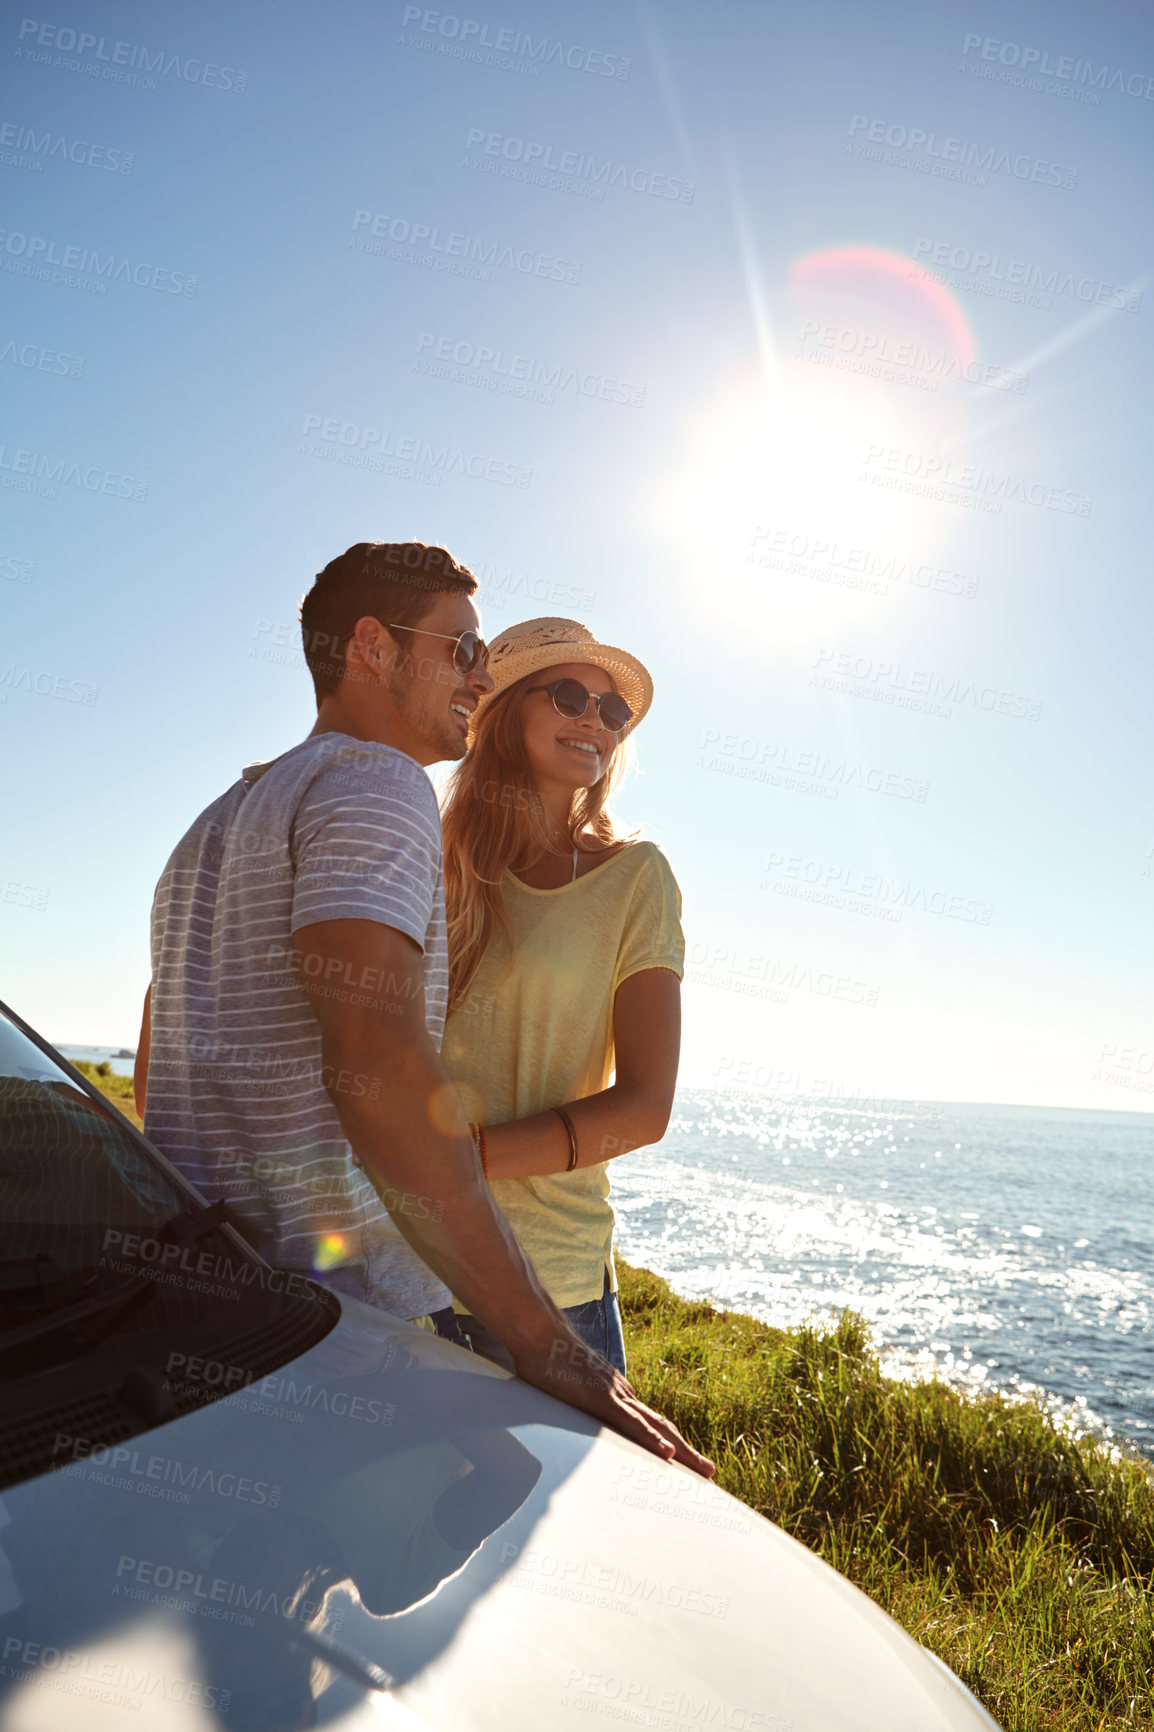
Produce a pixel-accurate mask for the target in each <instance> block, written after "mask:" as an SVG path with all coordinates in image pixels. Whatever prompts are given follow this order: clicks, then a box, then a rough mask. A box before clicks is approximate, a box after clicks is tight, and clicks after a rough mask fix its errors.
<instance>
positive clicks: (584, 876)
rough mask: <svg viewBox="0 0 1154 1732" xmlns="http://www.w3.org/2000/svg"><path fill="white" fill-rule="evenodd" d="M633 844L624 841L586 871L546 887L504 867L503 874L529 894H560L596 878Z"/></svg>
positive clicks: (519, 888) (626, 852)
mask: <svg viewBox="0 0 1154 1732" xmlns="http://www.w3.org/2000/svg"><path fill="white" fill-rule="evenodd" d="M638 840H641V838H640V837H639V838H638ZM635 846H636V843H635V842H625V843H624V844H623V845H622V846H621V847H620V848H616V849H614V851H613V853H612V854H606V855H605V857H604V858H603V859H601V860H598V861H597V863H596V864H595V865H593V866H591V867H590V868H589V870H588V871H587V872H582V873H580V874H579V875H578V876H577V877H576V878H573V879H569V880H567V881H566V882H565V883H564V884H554V885H551V886H550V887H549V888H548V889H541V888H539V887H538V886H537V885H536V884H526V883H525V882H524V880H523V879H520V878H518V876H517V874H516V873H515V872H510V871H509V870H508V869H506V872H505V876H506V877H507V878H511V879H512V880H513V883H514V884H515V885H516V886H517V888H518V890H524V891H526V892H527V893H528V894H529V895H530V896H560V895H561V893H562V891H564V890H576V889H577V886H578V885H579V884H585V883H587V882H588V880H589V879H590V878H596V876H597V875H598V873H599V872H602V871H604V869H605V867H606V866H611V865H612V864H613V862H614V860H620V859H621V858H622V857H623V856H624V855H626V854H628V853H629V850H630V849H631V848H633V847H635Z"/></svg>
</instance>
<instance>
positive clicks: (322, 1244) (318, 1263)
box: [313, 1233, 348, 1273]
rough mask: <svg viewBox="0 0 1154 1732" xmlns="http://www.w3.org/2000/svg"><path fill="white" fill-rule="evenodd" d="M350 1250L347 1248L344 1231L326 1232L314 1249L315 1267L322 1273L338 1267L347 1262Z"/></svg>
mask: <svg viewBox="0 0 1154 1732" xmlns="http://www.w3.org/2000/svg"><path fill="white" fill-rule="evenodd" d="M347 1260H348V1251H347V1250H346V1248H345V1236H344V1234H343V1233H326V1234H325V1235H324V1237H323V1238H321V1239H318V1240H317V1243H316V1248H315V1250H314V1251H313V1268H314V1269H317V1270H320V1271H321V1272H322V1273H325V1272H327V1271H328V1270H329V1269H336V1268H337V1267H338V1266H339V1265H340V1264H341V1263H344V1262H347Z"/></svg>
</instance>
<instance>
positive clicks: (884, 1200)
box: [611, 1090, 1154, 1458]
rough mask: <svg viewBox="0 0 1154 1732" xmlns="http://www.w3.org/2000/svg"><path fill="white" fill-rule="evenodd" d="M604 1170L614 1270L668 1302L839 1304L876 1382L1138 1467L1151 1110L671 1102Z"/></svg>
mask: <svg viewBox="0 0 1154 1732" xmlns="http://www.w3.org/2000/svg"><path fill="white" fill-rule="evenodd" d="M611 1172H612V1179H613V1202H614V1206H615V1208H616V1211H617V1217H618V1229H617V1245H618V1248H619V1250H620V1252H621V1255H622V1256H623V1257H624V1258H626V1259H627V1260H628V1261H629V1262H632V1263H640V1264H644V1265H645V1266H646V1267H647V1268H650V1269H653V1270H654V1271H655V1272H656V1273H657V1274H660V1275H662V1276H664V1277H665V1278H666V1279H667V1280H668V1281H669V1282H670V1283H671V1284H672V1286H673V1287H674V1289H675V1290H676V1291H677V1292H678V1293H680V1294H682V1295H683V1296H684V1297H687V1298H700V1299H707V1300H709V1301H711V1302H712V1303H713V1304H715V1305H718V1306H722V1307H724V1308H727V1309H729V1310H733V1311H745V1312H750V1313H752V1314H753V1315H754V1316H757V1317H761V1318H763V1319H764V1320H765V1321H766V1322H768V1323H773V1324H777V1325H779V1326H781V1327H792V1326H794V1325H796V1324H798V1323H801V1322H802V1321H804V1320H805V1319H807V1318H812V1319H821V1320H828V1319H830V1318H833V1317H836V1315H837V1314H838V1312H840V1311H841V1310H843V1309H845V1308H849V1309H851V1310H853V1311H856V1312H858V1313H859V1314H860V1315H861V1316H862V1317H864V1318H865V1319H866V1321H867V1323H868V1324H869V1326H870V1329H871V1330H872V1332H873V1337H874V1341H875V1344H876V1345H877V1346H878V1347H879V1349H880V1350H881V1354H882V1359H883V1364H884V1365H885V1367H886V1369H887V1370H888V1371H890V1372H891V1373H893V1374H894V1375H897V1376H902V1377H909V1378H921V1377H929V1376H931V1375H934V1374H936V1375H937V1376H939V1377H942V1378H945V1379H947V1380H948V1381H950V1382H951V1383H955V1384H959V1385H962V1386H964V1387H966V1388H968V1389H985V1390H993V1389H996V1390H1001V1391H1005V1392H1007V1393H1010V1394H1015V1393H1018V1394H1022V1393H1031V1394H1034V1395H1035V1396H1037V1397H1038V1398H1040V1399H1041V1400H1042V1401H1043V1402H1044V1404H1045V1405H1046V1406H1047V1407H1048V1408H1049V1409H1050V1410H1051V1411H1052V1412H1053V1413H1054V1415H1055V1417H1056V1418H1058V1419H1059V1420H1060V1421H1061V1422H1062V1423H1064V1424H1066V1425H1068V1426H1069V1427H1070V1428H1071V1429H1072V1430H1074V1431H1075V1432H1078V1433H1084V1432H1092V1433H1095V1434H1096V1435H1098V1436H1099V1437H1102V1438H1105V1439H1108V1440H1113V1441H1119V1442H1126V1443H1128V1444H1130V1445H1132V1446H1134V1447H1136V1448H1137V1449H1138V1450H1139V1451H1140V1452H1141V1453H1142V1454H1143V1455H1146V1456H1147V1457H1150V1458H1154V1334H1152V1324H1154V1115H1151V1114H1146V1113H1124V1112H1109V1113H1107V1112H1090V1111H1066V1110H1062V1109H1060V1108H1046V1107H1007V1106H971V1105H950V1104H946V1103H942V1104H935V1103H929V1102H904V1103H902V1102H874V1103H871V1102H868V1101H863V1102H860V1103H856V1104H849V1103H842V1104H838V1103H830V1102H818V1101H814V1100H807V1101H792V1102H790V1101H783V1100H780V1099H778V1100H771V1099H757V1098H750V1097H749V1095H748V1093H747V1095H746V1097H745V1098H740V1097H734V1096H731V1095H726V1094H718V1093H711V1092H706V1091H696V1090H683V1091H680V1092H679V1094H678V1097H677V1102H676V1105H675V1108H674V1116H673V1119H672V1121H671V1124H670V1128H669V1130H668V1131H667V1133H666V1136H665V1139H664V1141H663V1142H662V1143H661V1144H660V1145H659V1146H658V1147H657V1148H655V1149H652V1150H648V1151H644V1152H639V1153H638V1154H635V1155H626V1156H623V1157H622V1158H621V1159H619V1160H618V1161H616V1162H614V1164H613V1167H612V1169H611Z"/></svg>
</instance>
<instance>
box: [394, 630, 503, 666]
mask: <svg viewBox="0 0 1154 1732" xmlns="http://www.w3.org/2000/svg"><path fill="white" fill-rule="evenodd" d="M386 623H387V622H386ZM389 630H390V631H423V632H424V633H425V636H426V637H443V638H448V639H449V641H450V642H451V643H452V645H453V666H454V667H455V668H456V670H457V672H458V673H459V674H473V673H476V671H477V669H478V668H487V667H488V665H489V646H488V644H487V643H486V642H485V640H484V638H483V637H478V636H477V633H476V632H475V631H463V632H461V634H460V635H459V636H457V635H455V634H454V633H453V632H450V631H426V630H425V627H424V626H423V625H389Z"/></svg>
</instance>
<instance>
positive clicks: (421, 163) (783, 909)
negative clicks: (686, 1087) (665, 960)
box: [0, 0, 1154, 1109]
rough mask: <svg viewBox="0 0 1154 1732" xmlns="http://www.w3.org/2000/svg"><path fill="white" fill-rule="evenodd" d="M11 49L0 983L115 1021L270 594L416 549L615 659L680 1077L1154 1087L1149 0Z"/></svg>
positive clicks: (85, 1026)
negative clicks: (673, 901)
mask: <svg viewBox="0 0 1154 1732" xmlns="http://www.w3.org/2000/svg"><path fill="white" fill-rule="evenodd" d="M118 45H120V46H118ZM0 61H2V63H3V66H4V69H5V74H6V76H5V79H4V84H5V87H6V92H7V94H6V95H5V97H4V102H3V116H2V120H3V125H4V131H3V133H2V134H0V187H2V190H3V204H4V217H3V221H2V224H0V226H2V227H3V230H4V235H3V237H2V238H0V262H2V263H3V265H4V267H5V268H4V270H3V273H2V276H0V285H2V288H3V293H4V302H3V304H4V312H3V315H2V324H0V335H2V348H0V376H2V380H3V386H4V391H3V408H2V413H0V443H2V445H3V452H2V455H0V463H2V464H3V468H2V469H0V482H2V486H0V501H2V504H3V509H4V524H5V526H4V530H3V534H2V536H0V631H2V640H0V735H2V738H3V754H2V768H0V775H2V778H3V801H4V804H3V812H4V821H3V826H2V832H0V949H2V953H3V986H2V989H0V990H2V993H3V996H4V997H6V998H7V999H8V1000H9V1002H11V1003H12V1004H13V1005H14V1006H15V1007H16V1008H18V1009H19V1010H20V1011H21V1012H22V1013H23V1014H24V1015H26V1016H28V1017H29V1018H30V1019H31V1020H32V1021H33V1022H34V1023H36V1024H37V1025H38V1026H39V1027H41V1028H42V1029H43V1030H44V1032H45V1033H47V1034H48V1035H49V1036H50V1037H51V1038H54V1039H57V1040H61V1041H74V1042H93V1043H100V1042H108V1043H122V1042H123V1043H127V1044H130V1045H131V1044H134V1043H135V1037H136V1029H137V1021H138V1013H139V1005H140V1000H141V997H142V994H143V991H144V988H145V985H146V984H147V979H148V951H147V925H148V909H149V903H150V898H151V894H152V888H153V885H154V883H155V880H156V877H157V875H158V873H159V872H160V869H161V867H162V866H163V864H164V861H165V859H166V857H167V855H168V853H169V851H170V849H171V848H172V846H173V844H174V843H175V841H176V840H177V838H178V837H179V835H180V834H181V832H182V830H183V829H184V828H185V826H186V825H187V824H188V823H189V822H190V821H191V819H192V818H193V817H194V816H195V815H196V813H197V812H198V811H199V810H200V809H201V808H202V807H203V806H204V805H205V804H206V803H207V802H208V801H209V800H210V799H212V798H214V797H215V796H216V795H217V794H218V793H219V792H220V791H221V790H222V789H223V788H224V787H225V786H226V785H227V784H228V783H229V782H231V781H232V780H233V779H234V778H235V776H236V774H237V772H238V770H239V768H240V766H241V765H242V764H243V763H244V762H246V761H248V760H250V759H252V758H256V757H262V756H269V755H272V754H275V753H277V752H279V751H282V750H284V749H286V748H287V747H289V746H290V745H292V744H293V743H294V742H295V741H296V740H298V739H299V738H301V737H302V736H303V734H304V733H305V732H307V730H308V728H309V726H310V725H311V720H312V703H311V687H310V685H309V681H308V678H307V675H306V674H305V672H304V670H303V667H302V665H301V664H300V661H299V655H298V654H297V651H296V649H295V644H296V642H297V637H296V627H295V611H296V605H297V603H298V601H299V598H300V596H301V594H302V593H303V592H304V590H305V589H306V588H307V587H308V585H309V583H310V581H311V577H312V574H313V573H314V572H315V571H316V570H317V569H318V567H319V566H320V565H322V564H323V563H325V562H326V561H327V560H328V559H329V558H331V557H332V556H333V555H334V554H336V553H337V552H339V551H341V550H342V549H343V548H345V547H346V546H348V545H349V544H350V543H352V542H354V541H358V540H363V539H395V538H404V537H407V536H416V537H419V538H421V539H425V540H429V541H443V542H445V543H447V544H448V545H449V546H450V547H451V548H452V549H453V550H454V551H455V552H456V553H457V554H458V555H459V556H460V557H461V558H462V559H464V560H465V561H467V562H468V563H469V564H470V565H472V566H473V567H474V569H475V570H477V571H478V572H479V573H481V574H482V575H483V578H484V582H483V586H482V592H481V596H480V605H481V609H482V617H483V619H484V622H485V627H486V629H487V630H488V632H489V633H490V634H491V635H492V634H494V633H495V632H497V631H498V630H500V629H501V628H502V627H503V626H505V625H508V624H510V623H512V622H513V621H514V620H516V619H519V618H524V617H527V616H530V615H534V614H541V613H546V614H548V613H556V614H562V615H576V616H577V617H579V618H581V619H583V620H585V621H587V622H588V623H589V624H590V625H591V626H593V627H594V628H595V629H596V630H597V631H598V632H599V633H600V634H601V635H602V636H603V637H604V638H605V639H606V640H607V641H609V642H611V643H613V642H616V643H620V644H623V645H625V646H627V647H628V648H630V649H632V650H633V651H635V652H636V653H637V654H638V655H640V656H641V657H642V658H643V659H644V660H645V661H646V662H647V663H648V664H649V666H650V667H651V669H652V671H653V673H654V676H655V680H656V685H657V701H656V702H655V704H654V707H653V710H652V712H651V716H650V718H649V719H648V720H647V721H646V723H645V725H644V727H643V728H642V729H641V730H640V731H639V733H638V735H637V740H636V748H637V759H638V774H637V775H636V777H635V778H634V779H633V780H631V781H630V783H629V784H628V785H627V787H626V789H625V790H624V792H623V794H622V796H621V799H620V801H619V810H620V814H621V816H622V817H623V818H624V819H626V820H628V821H630V822H633V823H638V824H640V825H642V826H643V827H644V829H645V830H646V831H647V832H648V833H649V834H651V835H654V836H656V837H657V838H658V839H659V840H660V841H661V842H662V843H663V845H664V846H665V848H666V849H667V852H668V854H669V857H670V859H671V861H672V863H673V866H674V870H675V871H676V873H677V875H678V877H679V879H680V881H681V884H682V886H683V890H684V893H685V920H686V929H687V938H688V941H689V945H690V979H689V982H688V985H687V1007H688V1014H687V1036H686V1051H685V1061H684V1066H683V1076H684V1078H685V1080H687V1081H694V1082H700V1083H706V1084H708V1083H713V1084H719V1083H723V1084H724V1083H729V1084H732V1083H735V1082H736V1083H738V1084H739V1085H740V1086H743V1087H749V1088H751V1089H753V1090H755V1091H756V1090H759V1089H760V1090H764V1089H766V1088H773V1087H781V1088H783V1089H786V1090H787V1091H789V1092H794V1091H799V1092H808V1091H813V1090H819V1091H824V1092H831V1091H832V1092H843V1093H853V1092H855V1091H874V1092H876V1093H878V1094H880V1095H886V1094H903V1095H915V1096H920V1097H933V1098H947V1099H955V1100H964V1099H979V1100H1001V1101H1020V1102H1046V1103H1052V1104H1057V1105H1070V1106H1076V1105H1081V1106H1099V1107H1114V1108H1120V1109H1142V1108H1146V1107H1150V1106H1154V1094H1151V1092H1150V1091H1151V1090H1152V1089H1154V1015H1152V1014H1151V993H1150V968H1149V943H1148V935H1149V930H1150V925H1149V915H1150V909H1151V903H1152V901H1154V817H1152V815H1151V801H1150V780H1151V776H1150V758H1151V755H1150V747H1149V741H1150V719H1149V706H1150V691H1151V678H1150V649H1149V645H1150V633H1151V624H1152V620H1151V611H1152V610H1151V602H1150V568H1149V567H1150V562H1149V550H1150V546H1151V523H1150V516H1151V507H1150V499H1151V488H1150V480H1149V451H1150V429H1149V409H1148V405H1149V403H1150V401H1151V397H1152V391H1151V377H1150V375H1151V359H1152V353H1154V344H1152V339H1151V329H1152V322H1154V271H1152V269H1151V258H1150V233H1151V230H1150V221H1149V202H1148V201H1149V188H1150V185H1151V167H1152V164H1151V138H1152V135H1154V99H1152V98H1154V20H1152V18H1151V16H1150V14H1149V13H1148V12H1145V11H1144V9H1143V8H1140V7H1138V6H1137V5H1136V4H1131V5H1127V6H1123V5H1119V4H1111V5H1105V6H1098V7H1095V8H1093V9H1091V8H1087V7H1085V6H1073V5H1070V4H1057V5H1046V6H1042V5H1032V6H1027V5H1014V4H1001V5H999V6H997V7H991V6H986V7H984V8H982V7H979V8H977V9H975V8H974V7H972V6H961V5H952V4H943V5H938V6H934V7H929V8H926V7H922V6H918V5H916V4H913V3H910V4H888V5H887V4H883V5H871V6H869V7H862V6H858V5H851V4H840V5H839V4H833V3H830V0H818V3H817V4H810V5H807V6H806V7H804V8H794V7H791V8H786V7H784V6H779V5H776V4H766V3H758V4H740V3H736V0H733V3H731V0H723V3H721V4H710V5H707V4H704V3H702V0H672V3H670V4H664V5H657V4H653V3H651V0H636V3H634V4H628V5H624V6H616V5H608V4H604V5H582V6H581V7H579V8H578V7H573V6H562V5H546V4H515V3H510V4H508V5H505V4H504V3H502V4H493V5H492V6H490V5H489V0H477V6H476V8H475V9H474V10H473V11H472V12H470V13H469V14H467V15H466V14H465V13H464V12H462V13H459V14H454V13H448V12H437V11H432V10H426V9H417V8H412V7H410V8H407V7H405V6H403V5H399V4H397V5H394V4H391V3H390V4H387V5H384V4H374V5H367V4H352V3H337V4H334V5H326V6H324V7H321V6H318V5H309V6H306V5H302V4H299V3H289V4H286V5H283V6H277V7H272V6H267V5H264V6H259V5H258V6H254V7H236V6H229V5H224V4H207V5H204V6H200V7H197V8H195V9H189V8H177V7H176V6H174V5H171V4H163V5H150V6H145V5H127V4H125V5H101V4H97V3H96V0H92V3H91V4H90V3H88V0H85V4H84V5H83V6H78V7H77V9H76V10H75V12H73V11H72V10H69V11H68V12H67V13H66V14H65V13H54V14H53V15H52V17H51V18H41V17H40V16H39V15H36V16H33V15H32V14H29V15H28V17H27V18H24V17H22V15H21V14H20V13H19V12H16V11H12V10H10V11H9V13H8V15H7V17H6V19H5V22H4V24H3V26H2V28H0ZM490 62H496V63H490ZM242 73H243V74H244V75H245V76H244V77H243V78H242V77H241V74H242ZM133 80H135V82H133ZM1015 81H1017V82H1015ZM1031 81H1032V83H1034V84H1037V85H1040V86H1041V88H1032V83H1031ZM242 85H243V88H241V86H242ZM61 141H63V142H61ZM77 158H79V159H80V160H77ZM130 158H131V161H129V159H130ZM37 164H38V165H39V166H36V165H37ZM109 165H111V166H109ZM129 169H130V172H129ZM532 172H536V173H538V174H540V175H542V176H543V177H544V178H545V180H546V182H547V184H539V183H537V182H535V181H533V180H532V179H531V178H527V177H528V175H529V174H530V173H532ZM34 243H35V244H34ZM69 249H72V250H71V251H70V250H69ZM110 260H111V261H113V262H112V263H111V265H110V264H109V261H110ZM33 271H37V272H41V273H44V274H29V273H31V272H33ZM102 271H110V272H111V275H110V276H109V275H103V274H102ZM927 272H932V273H934V274H932V275H928V274H926V273H927ZM134 279H135V280H134ZM192 279H195V282H193V281H192ZM86 285H87V286H86ZM93 285H95V286H96V287H97V288H99V287H103V288H105V290H106V292H105V293H98V292H93ZM192 289H195V293H192V292H185V291H190V290H192ZM174 290H175V292H173V291H174ZM1015 297H1016V298H1015ZM61 358H63V359H61ZM80 361H83V368H82V370H80V369H79V368H78V366H77V363H79V362H80ZM76 372H79V376H73V375H74V373H76ZM495 387H496V388H495ZM550 395H551V397H552V400H551V401H550V400H548V399H549V397H550ZM22 454H23V455H22ZM342 456H343V457H345V458H348V457H352V458H354V459H356V460H357V461H354V462H348V461H344V462H342V461H334V458H340V457H342ZM126 478H127V479H126ZM142 483H147V487H146V488H145V487H144V486H143V485H141V484H142ZM53 491H55V497H52V496H51V495H52V493H53ZM126 493H127V494H129V495H130V497H122V495H123V494H126ZM138 494H139V495H143V497H132V496H131V495H138ZM847 580H848V581H847ZM855 585H856V587H855ZM863 585H864V587H863ZM919 706H921V707H919ZM927 706H928V707H927ZM887 916H891V917H887ZM892 916H896V917H892ZM1103 1054H1104V1055H1105V1057H1104V1059H1103Z"/></svg>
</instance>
